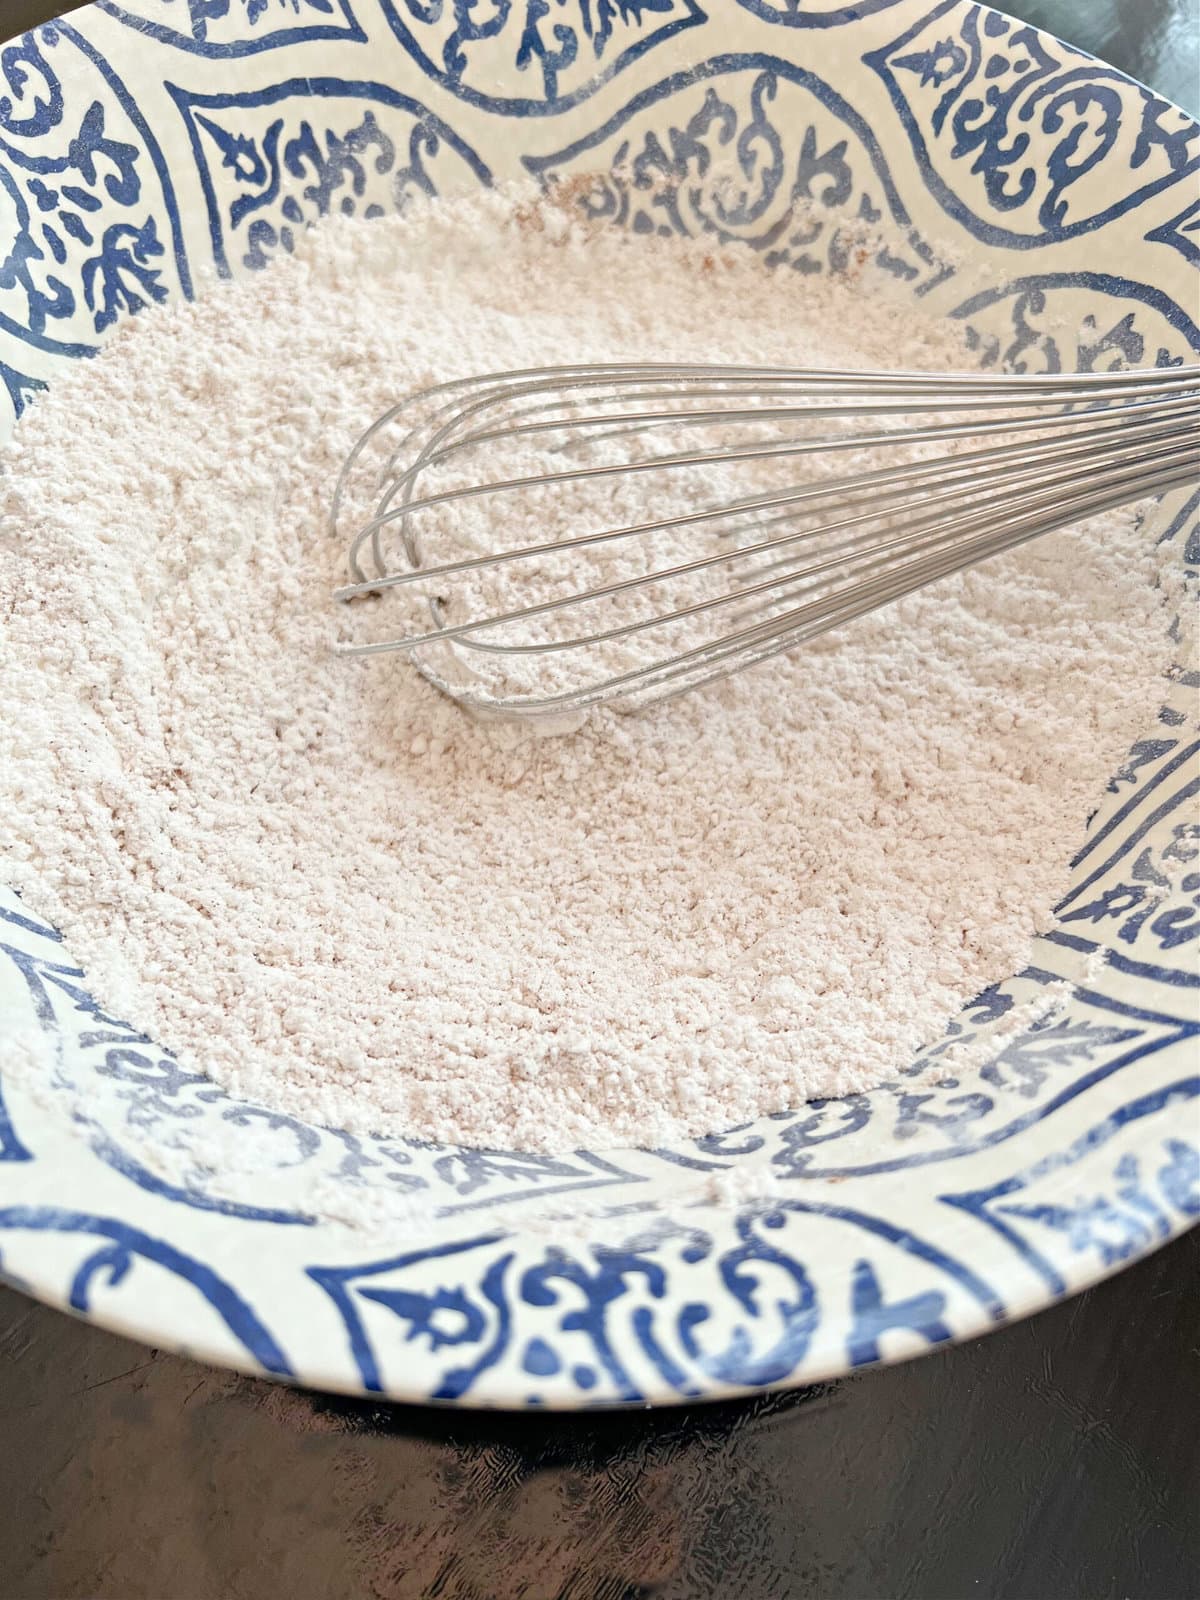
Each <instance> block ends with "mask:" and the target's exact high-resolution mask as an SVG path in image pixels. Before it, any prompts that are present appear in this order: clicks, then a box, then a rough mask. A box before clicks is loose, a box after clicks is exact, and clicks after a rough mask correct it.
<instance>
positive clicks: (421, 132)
mask: <svg viewBox="0 0 1200 1600" xmlns="http://www.w3.org/2000/svg"><path fill="white" fill-rule="evenodd" d="M167 88H168V90H169V91H170V93H171V95H172V96H173V97H174V99H175V102H176V104H177V105H178V106H179V109H180V111H181V112H182V114H183V117H184V121H185V122H186V124H187V130H188V136H189V138H190V139H191V143H192V149H193V151H194V153H195V157H196V164H197V167H198V169H199V171H200V176H201V181H202V182H203V185H204V193H205V198H206V201H207V204H208V215H209V231H210V234H211V237H212V248H213V258H214V260H215V261H216V264H217V266H218V268H219V269H220V271H221V272H223V273H225V274H226V275H228V274H229V273H230V271H231V262H232V263H234V264H236V265H238V266H240V267H248V268H251V269H255V268H260V267H265V266H266V264H267V262H268V260H269V259H270V256H271V254H272V252H273V251H275V250H276V249H282V250H285V251H290V250H291V249H292V247H293V245H294V243H295V235H296V233H297V231H298V230H299V229H301V228H302V227H304V226H305V225H306V224H308V223H311V222H314V221H315V220H316V219H317V218H318V217H323V216H327V215H328V214H329V212H330V211H333V210H336V211H337V212H339V213H340V214H341V215H344V216H353V215H357V214H361V215H363V216H366V217H372V216H379V215H381V214H382V213H383V212H384V211H392V210H395V211H402V210H403V209H404V207H405V206H406V205H407V204H408V203H409V202H410V200H412V199H413V197H414V196H424V197H426V198H430V197H432V196H434V195H436V194H437V193H438V192H439V174H440V173H441V171H442V169H443V168H444V167H449V168H450V170H451V172H452V175H453V182H452V184H451V187H452V188H453V187H457V186H459V185H461V183H462V177H463V174H462V172H461V170H457V171H456V170H454V169H456V168H461V167H465V168H466V169H467V173H468V174H469V175H470V177H471V178H472V179H473V180H474V181H475V182H478V183H485V184H486V183H489V182H490V181H491V179H490V174H489V173H488V169H487V168H486V167H485V166H484V164H483V162H482V161H481V160H480V159H479V157H478V156H477V155H476V154H475V153H474V152H473V151H472V150H470V149H468V147H467V146H466V145H465V144H464V143H463V141H462V140H461V139H460V138H459V137H458V135H457V134H455V133H453V132H452V131H451V130H450V129H449V128H448V127H447V126H446V124H445V123H444V122H442V121H441V119H440V118H438V117H435V116H434V115H433V113H432V112H431V111H428V110H427V109H426V108H425V107H424V106H422V105H420V104H419V103H418V102H417V101H415V100H412V99H410V98H409V97H408V96H407V95H402V94H397V93H396V91H395V90H394V89H389V88H388V87H387V86H386V85H385V84H380V83H351V82H345V81H343V80H341V79H338V78H304V79H293V80H290V81H289V82H287V83H281V84H277V85H275V86H274V87H272V88H270V89H265V90H262V91H260V92H257V93H251V94H244V95H226V94H216V95H199V94H190V93H189V92H188V91H187V90H185V89H182V88H179V87H178V86H177V85H175V84H168V85H167ZM218 171H219V172H220V174H221V179H222V182H221V185H220V187H221V190H222V198H221V199H220V200H218V198H217V194H218V184H217V181H216V174H217V172H218ZM231 187H232V188H233V189H234V191H235V192H234V193H233V194H232V195H231V194H230V192H229V191H230V188H231ZM235 251H236V257H235V255H234V252H235Z"/></svg>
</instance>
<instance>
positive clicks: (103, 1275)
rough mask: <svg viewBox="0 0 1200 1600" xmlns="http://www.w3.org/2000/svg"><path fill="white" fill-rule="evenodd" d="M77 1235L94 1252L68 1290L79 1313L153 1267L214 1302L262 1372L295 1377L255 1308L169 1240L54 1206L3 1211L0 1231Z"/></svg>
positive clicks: (70, 1302)
mask: <svg viewBox="0 0 1200 1600" xmlns="http://www.w3.org/2000/svg"><path fill="white" fill-rule="evenodd" d="M5 1231H7V1232H12V1233H18V1232H31V1233H45V1234H59V1235H71V1236H77V1237H79V1238H81V1239H84V1240H87V1241H97V1240H98V1241H101V1242H100V1243H98V1244H96V1243H89V1246H88V1248H89V1251H90V1253H89V1254H88V1255H86V1256H84V1257H83V1259H82V1260H81V1261H80V1262H79V1263H78V1265H77V1266H76V1268H75V1271H74V1273H73V1275H72V1277H71V1280H70V1284H69V1286H68V1290H67V1296H66V1300H67V1304H68V1305H69V1306H70V1307H71V1308H72V1310H74V1311H80V1312H87V1311H90V1310H91V1309H92V1299H93V1295H94V1293H95V1291H96V1289H97V1288H99V1287H103V1288H105V1289H116V1288H119V1287H120V1286H121V1285H122V1284H123V1283H124V1282H125V1281H126V1279H127V1278H128V1277H129V1275H130V1273H131V1272H132V1271H133V1269H134V1267H135V1266H137V1264H138V1263H139V1262H145V1263H152V1264H153V1265H154V1266H156V1267H161V1268H162V1269H163V1270H164V1271H165V1272H169V1273H171V1274H172V1275H173V1276H174V1277H175V1278H177V1279H178V1280H180V1281H181V1282H184V1283H186V1284H188V1285H189V1286H190V1287H191V1288H192V1289H194V1290H195V1291H196V1292H197V1293H198V1294H200V1295H202V1296H203V1298H204V1299H205V1300H206V1301H207V1302H208V1304H209V1305H210V1306H211V1307H212V1309H213V1310H214V1311H215V1312H216V1313H217V1315H218V1316H219V1317H220V1319H221V1321H222V1322H223V1323H224V1324H225V1326H226V1327H227V1328H228V1330H229V1332H230V1333H231V1334H232V1335H233V1336H234V1338H236V1339H237V1341H238V1343H239V1344H240V1345H241V1347H242V1349H243V1350H244V1351H245V1352H246V1354H247V1356H249V1357H250V1358H251V1359H252V1360H253V1361H254V1362H255V1363H257V1365H258V1366H259V1367H260V1368H261V1370H262V1371H263V1372H265V1373H270V1374H272V1375H274V1376H275V1377H279V1378H288V1377H291V1376H293V1371H292V1367H291V1364H290V1363H289V1361H288V1359H287V1357H286V1356H285V1355H284V1353H283V1351H282V1350H281V1349H280V1348H279V1346H278V1344H277V1343H276V1342H275V1339H274V1338H273V1337H272V1335H271V1334H270V1332H269V1331H268V1329H267V1327H266V1325H265V1324H264V1323H263V1322H262V1321H261V1319H260V1318H259V1316H258V1314H257V1313H256V1312H255V1311H254V1309H253V1307H252V1306H251V1305H250V1304H249V1303H248V1302H247V1301H246V1300H245V1299H244V1298H243V1297H242V1296H241V1295H240V1294H239V1293H238V1292H237V1290H236V1289H234V1288H233V1286H232V1285H231V1284H230V1283H228V1282H226V1281H225V1280H224V1279H223V1278H222V1277H221V1276H220V1275H219V1274H218V1273H216V1272H214V1271H213V1269H212V1268H211V1267H209V1266H206V1265H205V1264H204V1262H202V1261H198V1260H196V1259H195V1258H194V1257H192V1256H188V1255H185V1254H184V1253H183V1252H182V1251H180V1250H177V1249H176V1248H175V1246H174V1245H171V1244H168V1243H167V1241H166V1240H165V1239H155V1238H152V1237H151V1236H150V1235H149V1234H146V1233H143V1232H141V1230H140V1229H137V1228H131V1227H129V1226H128V1225H127V1224H126V1223H124V1222H121V1221H118V1220H117V1219H116V1218H113V1217H97V1216H91V1215H89V1214H88V1213H87V1212H82V1211H67V1210H60V1209H57V1208H55V1207H53V1206H5V1207H0V1232H5Z"/></svg>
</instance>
